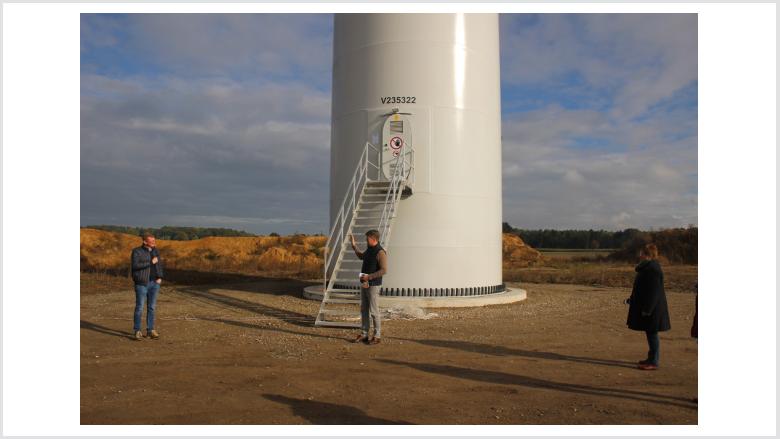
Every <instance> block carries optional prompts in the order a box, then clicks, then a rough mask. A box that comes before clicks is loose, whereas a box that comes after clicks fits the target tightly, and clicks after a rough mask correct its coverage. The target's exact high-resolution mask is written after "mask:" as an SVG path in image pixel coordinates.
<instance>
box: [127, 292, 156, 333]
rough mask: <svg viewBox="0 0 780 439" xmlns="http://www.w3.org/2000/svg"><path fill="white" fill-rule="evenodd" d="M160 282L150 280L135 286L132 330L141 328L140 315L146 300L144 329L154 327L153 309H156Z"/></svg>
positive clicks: (149, 329) (135, 330) (148, 329)
mask: <svg viewBox="0 0 780 439" xmlns="http://www.w3.org/2000/svg"><path fill="white" fill-rule="evenodd" d="M159 291H160V284H158V283H157V282H155V281H151V282H149V283H148V284H146V285H136V286H135V314H134V315H133V332H138V331H140V330H141V316H142V315H143V313H144V302H146V330H147V331H151V330H152V329H154V310H155V309H157V293H158V292H159Z"/></svg>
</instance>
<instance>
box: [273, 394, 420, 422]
mask: <svg viewBox="0 0 780 439" xmlns="http://www.w3.org/2000/svg"><path fill="white" fill-rule="evenodd" d="M263 397H265V398H266V399H268V400H271V401H274V402H278V403H282V404H287V405H288V406H290V408H291V409H292V412H293V415H295V416H300V417H302V418H304V419H306V420H307V421H309V422H311V423H312V424H319V425H379V424H390V425H401V424H409V423H408V422H404V421H391V420H388V419H382V418H375V417H373V416H369V415H368V414H366V412H364V411H363V410H360V409H358V408H355V407H350V406H348V405H341V404H331V403H329V402H320V401H309V400H307V399H296V398H289V397H286V396H282V395H272V394H264V395H263Z"/></svg>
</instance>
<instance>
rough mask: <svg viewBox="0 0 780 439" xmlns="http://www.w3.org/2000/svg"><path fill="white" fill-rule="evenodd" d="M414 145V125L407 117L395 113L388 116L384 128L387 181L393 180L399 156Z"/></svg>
mask: <svg viewBox="0 0 780 439" xmlns="http://www.w3.org/2000/svg"><path fill="white" fill-rule="evenodd" d="M411 144H412V124H411V123H410V122H409V118H408V117H406V115H403V114H398V113H394V114H391V115H389V116H387V119H385V124H384V126H383V127H382V174H383V177H384V178H385V179H386V180H390V179H391V178H393V172H395V163H396V158H397V157H398V154H400V152H401V151H402V149H403V148H404V147H405V146H411Z"/></svg>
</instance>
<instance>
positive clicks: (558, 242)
mask: <svg viewBox="0 0 780 439" xmlns="http://www.w3.org/2000/svg"><path fill="white" fill-rule="evenodd" d="M86 227H87V228H90V229H99V230H106V231H109V232H120V233H127V234H129V235H136V236H140V235H141V234H142V233H143V232H147V231H148V232H151V233H152V234H154V236H155V237H156V238H157V239H170V240H173V241H189V240H192V239H200V238H206V237H209V236H258V235H256V234H253V233H249V232H245V231H243V230H234V229H226V228H218V227H177V226H163V227H160V228H153V227H132V226H112V225H94V226H86ZM503 231H504V233H512V234H515V235H518V236H520V238H521V239H522V240H523V241H524V242H525V243H526V244H528V245H530V246H531V247H533V248H541V249H586V250H598V249H610V250H618V249H622V250H626V249H630V250H631V251H632V252H633V251H634V250H635V247H636V246H637V245H639V244H640V243H643V242H658V243H661V242H663V244H664V245H663V246H664V247H668V246H672V244H673V243H675V245H676V244H685V245H686V246H687V247H686V248H688V250H686V251H682V250H679V249H675V251H674V253H675V254H676V253H680V254H681V255H682V257H681V259H682V260H685V261H691V260H694V261H695V260H696V259H697V258H696V256H695V253H696V249H697V248H698V245H697V244H698V233H697V232H698V229H697V228H696V227H688V228H687V229H674V230H668V231H658V232H653V231H649V232H648V231H642V230H639V229H625V230H621V231H615V232H612V231H607V230H552V229H544V230H526V229H515V228H514V227H512V226H511V225H509V223H506V222H505V223H503ZM299 235H300V234H299ZM270 236H279V234H277V233H271V234H270ZM670 250H671V248H670ZM678 250H679V251H678ZM689 253H690V254H689ZM673 259H677V258H673Z"/></svg>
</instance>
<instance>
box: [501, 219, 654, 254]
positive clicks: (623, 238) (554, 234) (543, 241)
mask: <svg viewBox="0 0 780 439" xmlns="http://www.w3.org/2000/svg"><path fill="white" fill-rule="evenodd" d="M503 230H504V233H513V234H515V235H517V236H519V237H520V238H521V239H522V240H523V242H525V243H526V244H528V245H530V246H531V247H533V248H550V249H588V250H598V249H620V248H625V247H627V246H628V245H629V244H630V243H632V242H634V241H635V240H636V239H637V238H638V237H640V236H643V235H644V234H646V233H647V232H643V231H641V230H639V229H625V230H621V231H616V232H613V231H608V230H592V229H590V230H553V229H542V230H529V229H515V228H514V227H512V226H511V225H509V223H506V222H505V223H503Z"/></svg>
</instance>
